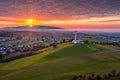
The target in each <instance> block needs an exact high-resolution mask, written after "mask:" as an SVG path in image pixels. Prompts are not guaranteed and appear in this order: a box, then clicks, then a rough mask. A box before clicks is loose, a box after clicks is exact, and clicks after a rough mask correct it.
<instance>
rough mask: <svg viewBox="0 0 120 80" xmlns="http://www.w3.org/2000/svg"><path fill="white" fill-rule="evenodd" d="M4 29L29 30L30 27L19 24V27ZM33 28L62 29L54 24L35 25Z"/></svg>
mask: <svg viewBox="0 0 120 80" xmlns="http://www.w3.org/2000/svg"><path fill="white" fill-rule="evenodd" d="M3 29H7V30H28V29H30V27H28V26H18V27H5V28H3ZM31 29H33V30H39V29H62V28H59V27H54V26H34V27H32V28H31Z"/></svg>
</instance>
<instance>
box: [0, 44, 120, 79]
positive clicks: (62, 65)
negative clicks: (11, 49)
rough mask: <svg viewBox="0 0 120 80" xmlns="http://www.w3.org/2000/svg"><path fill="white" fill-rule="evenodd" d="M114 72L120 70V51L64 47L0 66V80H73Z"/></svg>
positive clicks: (102, 47)
mask: <svg viewBox="0 0 120 80" xmlns="http://www.w3.org/2000/svg"><path fill="white" fill-rule="evenodd" d="M111 69H120V48H118V47H113V46H105V45H104V46H102V45H75V44H72V43H64V44H59V45H58V46H57V48H52V47H49V48H48V49H47V51H45V52H43V53H40V54H38V55H34V56H30V57H25V58H21V59H18V60H14V61H11V62H7V63H0V80H69V79H70V78H71V77H72V76H73V75H80V74H86V75H87V74H91V73H98V74H101V73H105V72H108V71H110V70H111ZM115 80H116V79H115ZM118 80H119V79H118Z"/></svg>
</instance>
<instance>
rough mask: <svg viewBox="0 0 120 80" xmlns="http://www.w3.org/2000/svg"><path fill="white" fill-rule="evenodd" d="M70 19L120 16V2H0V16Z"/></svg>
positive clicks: (68, 0) (89, 0) (52, 0)
mask: <svg viewBox="0 0 120 80" xmlns="http://www.w3.org/2000/svg"><path fill="white" fill-rule="evenodd" d="M30 13H32V16H35V17H37V18H40V19H43V20H46V18H47V19H70V18H72V16H82V17H83V16H84V17H101V16H111V15H119V14H120V0H0V16H11V17H25V16H29V15H30Z"/></svg>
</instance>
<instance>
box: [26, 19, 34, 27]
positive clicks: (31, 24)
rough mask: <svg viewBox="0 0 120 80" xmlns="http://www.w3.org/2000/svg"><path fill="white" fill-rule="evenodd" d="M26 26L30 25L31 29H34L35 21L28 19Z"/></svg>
mask: <svg viewBox="0 0 120 80" xmlns="http://www.w3.org/2000/svg"><path fill="white" fill-rule="evenodd" d="M26 24H27V25H29V27H33V26H34V25H35V24H36V20H35V19H27V20H26Z"/></svg>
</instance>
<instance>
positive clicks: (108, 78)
mask: <svg viewBox="0 0 120 80" xmlns="http://www.w3.org/2000/svg"><path fill="white" fill-rule="evenodd" d="M115 78H120V70H116V69H113V70H111V71H110V72H107V73H104V74H90V75H78V76H77V75H75V76H73V77H72V79H70V80H115Z"/></svg>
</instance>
